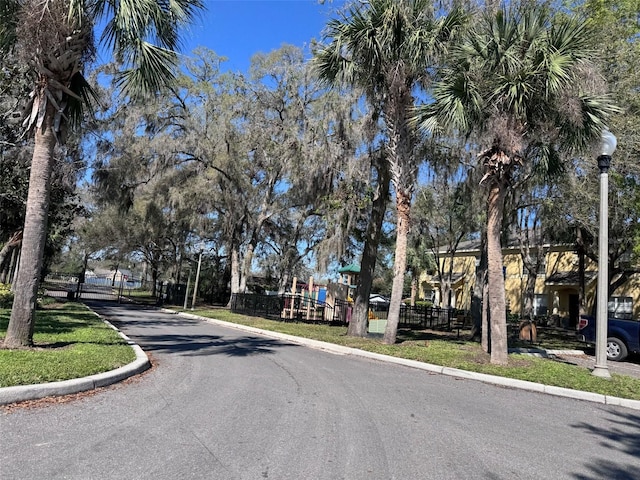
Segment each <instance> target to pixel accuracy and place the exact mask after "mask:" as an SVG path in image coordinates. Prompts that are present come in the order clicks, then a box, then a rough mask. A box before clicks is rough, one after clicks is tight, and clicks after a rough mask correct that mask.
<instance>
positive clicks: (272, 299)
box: [231, 293, 348, 324]
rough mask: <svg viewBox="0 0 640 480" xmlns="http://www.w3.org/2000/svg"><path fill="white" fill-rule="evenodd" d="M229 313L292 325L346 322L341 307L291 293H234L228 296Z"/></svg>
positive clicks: (343, 310) (344, 313)
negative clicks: (291, 323)
mask: <svg viewBox="0 0 640 480" xmlns="http://www.w3.org/2000/svg"><path fill="white" fill-rule="evenodd" d="M345 303H346V302H345ZM231 311H232V312H235V313H243V314H247V315H254V316H260V317H264V318H269V319H271V320H282V321H293V322H310V323H330V324H343V323H346V322H347V321H348V312H347V307H346V306H345V305H342V304H336V305H335V306H331V305H328V304H327V303H325V302H319V301H317V300H315V299H313V298H309V297H305V296H302V295H293V294H284V295H258V294H253V293H235V294H233V295H232V296H231Z"/></svg>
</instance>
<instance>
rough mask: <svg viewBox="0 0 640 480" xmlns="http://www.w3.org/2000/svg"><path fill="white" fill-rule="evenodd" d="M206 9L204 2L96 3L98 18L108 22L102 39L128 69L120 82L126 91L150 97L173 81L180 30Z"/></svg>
mask: <svg viewBox="0 0 640 480" xmlns="http://www.w3.org/2000/svg"><path fill="white" fill-rule="evenodd" d="M203 7H204V2H203V1H202V0H162V1H158V0H117V1H116V0H95V2H94V3H93V4H92V12H93V14H94V15H95V17H96V18H107V19H108V21H107V23H106V26H105V29H104V32H103V34H102V37H101V39H100V40H101V42H103V43H105V44H106V45H107V46H108V47H109V48H110V49H112V50H113V51H114V53H115V56H116V59H117V60H119V61H120V62H122V63H123V64H124V67H125V70H124V71H123V72H122V73H121V74H120V75H119V77H118V79H117V81H118V84H119V86H120V87H121V88H122V90H123V92H126V94H127V95H133V96H136V95H147V94H150V93H154V92H156V91H157V90H158V89H159V88H161V87H162V86H164V85H166V84H167V83H168V82H169V81H171V80H172V79H173V76H174V73H175V67H176V63H177V57H176V53H175V51H176V50H177V49H178V48H179V47H180V42H179V40H180V36H179V31H180V29H182V28H185V27H186V26H187V25H188V24H189V23H190V22H191V21H192V20H193V19H194V17H195V16H196V15H197V14H198V12H200V11H201V10H202V9H203ZM136 82H140V83H139V84H136Z"/></svg>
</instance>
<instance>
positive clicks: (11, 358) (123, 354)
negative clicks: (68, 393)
mask: <svg viewBox="0 0 640 480" xmlns="http://www.w3.org/2000/svg"><path fill="white" fill-rule="evenodd" d="M10 313H11V312H10V310H7V309H0V343H1V342H2V340H3V339H4V336H5V334H6V330H7V325H8V322H9V316H10ZM33 342H34V347H33V348H29V349H19V350H6V349H0V387H9V386H15V385H29V384H36V383H45V382H55V381H60V380H69V379H72V378H80V377H84V376H87V375H93V374H96V373H101V372H106V371H109V370H113V369H115V368H118V367H121V366H123V365H126V364H128V363H130V362H132V361H133V360H135V352H134V351H133V349H132V348H131V347H130V346H129V345H127V343H126V341H125V340H124V339H123V338H122V337H120V335H118V333H117V332H116V331H115V330H113V329H112V328H111V327H109V326H108V325H106V324H105V323H104V322H103V321H102V320H100V318H99V317H98V316H96V315H95V314H94V313H93V312H91V311H90V310H89V309H88V308H87V307H86V306H84V305H82V304H80V303H72V302H69V303H52V304H50V305H47V306H44V307H42V308H41V309H38V311H37V312H36V324H35V330H34V335H33Z"/></svg>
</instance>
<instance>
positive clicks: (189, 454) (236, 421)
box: [0, 305, 640, 480]
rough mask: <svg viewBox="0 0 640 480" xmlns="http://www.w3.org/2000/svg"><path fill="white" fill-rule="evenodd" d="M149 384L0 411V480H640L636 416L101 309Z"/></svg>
mask: <svg viewBox="0 0 640 480" xmlns="http://www.w3.org/2000/svg"><path fill="white" fill-rule="evenodd" d="M99 312H100V313H101V314H103V315H104V316H105V317H107V318H108V319H109V320H111V321H112V322H114V323H117V325H118V326H119V327H120V328H121V329H122V330H123V331H124V333H126V334H127V335H128V336H129V337H130V338H132V339H133V340H134V341H136V342H137V343H138V344H139V345H140V346H141V347H142V348H143V349H144V350H145V351H147V352H148V353H149V354H150V355H151V357H152V359H153V361H154V368H153V369H152V370H151V371H149V372H148V373H146V374H144V375H142V376H140V377H138V378H137V379H135V380H133V381H131V380H130V381H127V382H125V383H123V384H120V385H117V386H114V387H110V388H107V389H104V390H101V391H99V392H97V393H95V394H92V395H87V396H83V397H82V398H80V399H77V400H75V401H72V402H67V403H54V404H48V405H45V406H37V407H35V408H28V409H25V408H22V409H12V410H0V479H2V480H5V479H34V478H42V479H63V478H64V479H83V480H87V479H123V478H130V479H220V480H235V479H242V480H245V479H247V480H249V479H250V480H253V479H256V480H259V479H275V480H280V479H282V480H284V479H291V480H300V479H313V480H318V479H327V480H336V479H347V480H352V479H353V480H357V479H367V480H372V479H381V480H382V479H383V480H387V479H399V480H400V479H402V480H410V479H594V480H595V479H603V478H611V479H640V414H639V413H638V412H636V411H633V410H628V409H624V408H616V407H612V406H606V405H601V404H593V403H589V402H582V401H578V400H573V399H565V398H559V397H552V396H547V395H543V394H539V393H531V392H526V391H522V390H510V389H506V388H500V387H496V386H492V385H487V384H483V383H479V382H476V381H472V380H459V379H455V378H453V377H448V376H443V375H437V374H429V373H427V372H424V371H420V370H415V369H412V368H409V367H404V366H400V365H393V364H387V363H384V362H377V361H373V360H368V359H363V358H356V357H352V356H345V355H335V354H330V353H327V352H323V351H319V350H314V349H310V348H306V347H301V346H297V345H294V344H290V343H286V342H283V341H279V340H275V339H270V338H267V337H260V336H257V335H249V334H247V333H243V332H239V331H237V330H234V329H232V328H225V327H219V326H216V325H211V324H209V323H206V322H202V321H198V320H192V319H186V318H184V317H180V316H177V315H171V314H167V313H162V312H159V311H157V310H153V309H148V310H145V309H141V308H132V307H124V306H117V305H109V306H103V307H101V308H100V309H99Z"/></svg>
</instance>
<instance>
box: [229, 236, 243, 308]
mask: <svg viewBox="0 0 640 480" xmlns="http://www.w3.org/2000/svg"><path fill="white" fill-rule="evenodd" d="M239 292H240V259H239V254H238V249H237V248H236V247H235V246H233V247H231V296H230V297H229V302H228V303H227V308H231V299H232V298H233V295H234V294H235V293H239Z"/></svg>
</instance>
